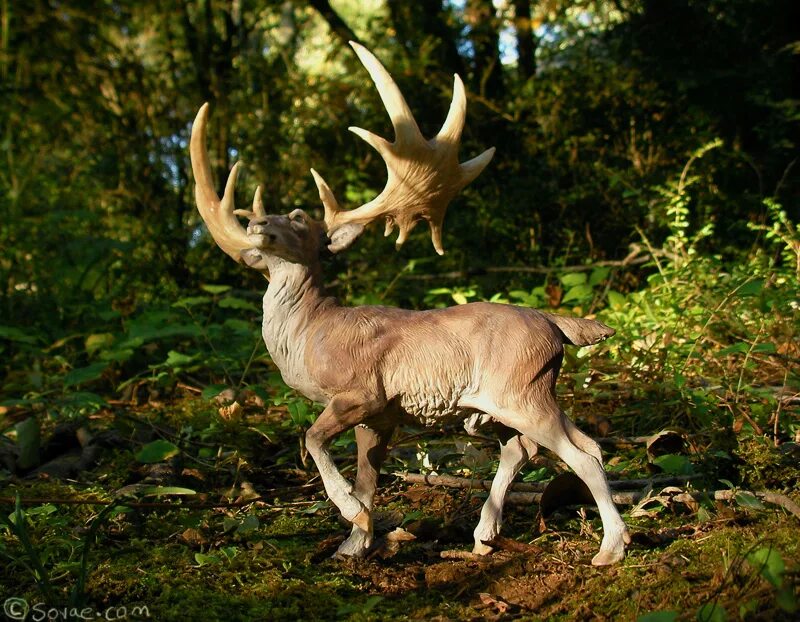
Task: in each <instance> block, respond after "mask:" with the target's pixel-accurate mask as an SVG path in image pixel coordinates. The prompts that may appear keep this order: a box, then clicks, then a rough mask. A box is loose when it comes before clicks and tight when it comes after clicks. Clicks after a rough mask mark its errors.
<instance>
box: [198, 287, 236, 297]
mask: <svg viewBox="0 0 800 622" xmlns="http://www.w3.org/2000/svg"><path fill="white" fill-rule="evenodd" d="M200 289H202V290H203V291H204V292H208V293H209V294H213V295H215V296H216V295H218V294H224V293H225V292H229V291H231V286H230V285H213V284H209V285H201V286H200Z"/></svg>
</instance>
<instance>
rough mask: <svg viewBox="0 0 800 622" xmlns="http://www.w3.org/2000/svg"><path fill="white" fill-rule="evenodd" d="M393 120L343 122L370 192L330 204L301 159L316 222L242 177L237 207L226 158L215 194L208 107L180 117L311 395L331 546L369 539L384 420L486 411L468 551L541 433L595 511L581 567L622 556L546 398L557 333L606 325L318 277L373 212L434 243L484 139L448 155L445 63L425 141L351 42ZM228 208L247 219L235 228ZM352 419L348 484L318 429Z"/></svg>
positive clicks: (275, 329) (577, 449) (206, 202)
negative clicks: (359, 149)
mask: <svg viewBox="0 0 800 622" xmlns="http://www.w3.org/2000/svg"><path fill="white" fill-rule="evenodd" d="M352 45H353V48H354V49H355V51H356V53H357V54H358V57H359V58H360V59H361V62H362V63H363V64H364V66H365V67H366V69H367V70H368V72H369V73H370V76H371V77H372V80H373V81H374V83H375V85H376V87H377V89H378V92H379V94H380V96H381V99H382V100H383V103H384V105H385V106H386V109H387V111H388V113H389V116H390V117H391V121H392V125H393V126H394V131H395V142H393V143H390V142H388V141H387V140H385V139H383V138H381V137H379V136H376V135H375V134H372V133H370V132H368V131H366V130H363V129H360V128H351V130H352V131H353V132H354V133H355V134H357V135H358V136H360V137H361V138H363V139H364V140H365V141H366V142H368V143H369V144H370V145H371V146H372V147H374V148H375V149H376V150H377V151H378V153H379V154H380V155H381V156H382V157H383V159H384V160H385V162H386V168H387V170H388V181H387V184H386V187H385V189H384V190H383V191H382V192H381V193H380V195H378V196H377V197H376V198H375V199H374V200H372V201H370V202H369V203H367V204H365V205H362V206H360V207H358V208H356V209H351V210H342V209H340V207H339V205H338V203H337V201H336V199H335V198H334V195H333V193H332V192H331V190H330V188H329V187H328V185H327V184H326V183H325V181H324V180H323V179H322V177H321V176H320V175H319V174H318V173H317V172H316V171H314V170H313V169H312V171H311V172H312V174H313V176H314V180H315V182H316V184H317V188H318V190H319V194H320V199H321V200H322V203H323V206H324V213H325V217H324V221H322V222H321V221H316V220H314V219H313V218H311V217H310V216H309V215H308V214H306V213H305V212H304V211H302V210H300V209H296V210H294V211H292V212H290V213H288V214H286V215H281V216H277V215H267V214H265V212H264V208H263V204H262V201H261V190H260V188H259V189H257V190H256V194H255V197H254V200H253V208H252V211H244V210H235V209H234V205H233V202H234V200H233V196H234V186H235V183H236V177H237V171H238V164H237V165H234V167H233V169H232V170H231V173H230V175H229V177H228V181H227V183H226V186H225V192H224V194H223V197H222V199H220V198H219V197H218V196H217V194H216V192H215V190H214V183H213V179H212V175H211V167H210V165H209V161H208V154H207V152H206V146H205V142H206V123H207V117H208V105H204V106H203V107H202V108H201V109H200V111H199V112H198V114H197V118H196V119H195V122H194V126H193V127H192V139H191V160H192V170H193V172H194V177H195V181H196V201H197V208H198V210H199V211H200V214H201V215H202V217H203V220H204V221H205V222H206V225H207V226H208V229H209V231H210V232H211V235H212V236H213V238H214V241H215V242H216V243H217V245H219V247H220V248H221V249H222V250H223V251H225V252H226V253H227V254H228V255H230V256H231V257H232V258H233V259H235V260H236V261H238V262H241V263H244V264H246V265H247V266H249V267H250V268H253V269H255V270H258V271H260V272H262V273H263V274H264V275H265V276H267V278H268V279H269V286H268V288H267V292H266V294H265V295H264V305H263V306H264V320H263V329H262V330H263V336H264V341H265V343H266V346H267V350H269V353H270V356H271V357H272V360H273V361H274V362H275V364H276V365H277V366H278V367H279V368H280V371H281V374H282V375H283V379H284V380H285V381H286V383H287V384H288V385H289V386H291V387H293V388H295V389H296V390H297V391H299V392H300V393H302V394H303V395H305V396H306V397H308V398H309V399H311V400H314V401H316V402H320V403H322V404H324V405H325V409H324V410H323V411H322V414H321V415H320V416H319V418H318V419H317V420H316V422H315V423H314V424H313V425H312V426H311V428H310V429H309V430H308V432H307V434H306V446H307V447H308V450H309V452H310V454H311V456H312V457H313V459H314V462H315V463H316V465H317V467H318V469H319V473H320V476H321V477H322V481H323V483H324V486H325V491H326V492H327V494H328V496H329V497H330V499H331V501H332V502H333V503H334V504H335V505H336V507H337V508H338V509H339V510H340V511H341V513H342V515H343V516H344V518H345V519H347V520H348V521H350V522H352V525H353V526H352V532H351V534H350V536H349V538H348V539H347V540H345V541H344V543H343V544H342V545H341V546H340V547H339V549H338V552H337V553H338V554H339V555H350V556H362V555H364V554H365V553H366V552H367V550H368V549H369V547H370V546H371V544H372V538H373V532H372V518H371V511H372V506H373V497H374V494H375V489H376V485H377V479H378V472H379V470H380V465H381V463H382V461H383V459H384V457H385V454H386V446H387V443H388V441H389V439H390V437H391V435H392V432H393V431H394V429H395V427H396V426H397V425H398V424H400V423H402V422H404V421H413V422H417V423H421V424H423V425H426V426H433V425H440V424H443V423H446V422H453V421H464V423H465V427H466V428H467V430H468V431H474V430H475V429H476V427H477V426H478V425H482V424H488V425H491V426H492V428H493V429H494V430H495V431H496V434H497V435H498V437H499V440H500V466H499V467H498V470H497V474H496V476H495V478H494V481H493V483H492V487H491V492H490V494H489V498H488V500H487V501H486V503H485V505H484V506H483V509H482V511H481V518H480V522H479V524H478V526H477V527H476V529H475V532H474V538H475V547H474V552H475V553H479V554H488V553H490V552H491V550H492V549H491V547H490V546H489V545H487V544H486V542H487V541H490V540H491V539H492V538H493V537H494V536H496V535H497V534H498V532H499V530H500V524H501V520H502V508H503V501H504V498H505V495H506V491H507V489H508V487H509V485H510V484H511V482H512V480H513V479H514V476H515V475H516V474H517V472H518V471H519V469H520V468H521V467H522V466H523V465H524V464H525V463H526V462H527V461H528V459H529V458H531V457H532V456H533V455H534V454H535V453H536V451H537V449H538V447H539V446H540V445H541V446H543V447H546V448H548V449H550V450H552V451H553V452H555V453H556V454H557V455H558V456H559V457H560V458H561V459H562V460H563V461H564V462H566V463H567V464H568V465H569V466H570V467H571V468H572V469H573V470H574V471H575V472H576V473H577V474H578V476H580V478H581V479H582V480H583V481H584V482H585V483H586V484H587V486H588V487H589V490H590V491H591V493H592V495H593V496H594V499H595V501H596V502H597V506H598V508H599V510H600V516H601V518H602V522H603V532H604V533H603V541H602V544H601V547H600V551H599V553H597V555H595V556H594V558H593V559H592V563H593V564H595V565H605V564H612V563H614V562H617V561H619V560H620V559H622V557H623V556H624V552H625V544H626V543H628V542H629V536H628V533H627V530H626V528H625V524H624V523H623V521H622V518H621V517H620V515H619V513H618V512H617V509H616V508H615V506H614V503H613V502H612V500H611V494H610V491H609V487H608V483H607V481H606V476H605V472H604V471H603V465H602V457H601V453H600V448H599V446H598V445H597V443H595V442H594V441H593V440H592V439H591V438H589V437H588V436H586V435H585V434H584V433H583V432H581V431H580V430H579V429H578V428H577V427H575V425H574V424H573V423H572V422H571V421H570V420H569V419H568V418H567V417H566V415H565V414H564V412H563V411H562V410H561V409H560V408H559V406H558V403H557V402H556V396H555V384H556V377H557V376H558V372H559V369H560V366H561V359H562V356H563V348H564V345H565V344H570V345H578V346H584V345H590V344H593V343H597V342H599V341H601V340H603V339H605V338H607V337H609V336H610V335H612V334H613V332H614V331H613V330H612V329H610V328H608V327H607V326H604V325H603V324H600V323H599V322H595V321H592V320H586V319H575V318H566V317H559V316H556V315H551V314H549V313H543V312H541V311H535V310H533V309H527V308H521V307H515V306H511V305H503V304H491V303H483V302H476V303H471V304H465V305H461V306H456V307H451V308H448V309H436V310H431V311H406V310H403V309H396V308H388V307H381V306H361V307H355V308H350V307H342V306H340V305H339V304H338V302H337V301H336V300H334V299H333V298H330V297H327V296H326V295H325V293H324V288H323V277H322V268H321V257H322V256H323V255H326V254H327V253H329V252H330V253H338V252H340V251H343V250H345V249H346V248H347V247H348V246H350V244H352V243H353V242H354V241H355V239H356V238H357V237H358V236H359V235H360V234H361V232H362V231H363V230H364V226H365V225H366V224H367V223H369V222H372V221H373V220H376V219H378V218H381V217H382V218H385V219H386V234H387V235H388V234H389V233H390V232H391V231H392V228H393V227H395V226H396V227H397V228H398V229H399V231H400V234H399V237H398V239H397V244H398V246H399V245H401V244H402V243H403V241H404V240H405V239H406V236H407V235H408V232H409V231H410V230H411V228H412V227H413V226H414V225H415V224H416V223H417V222H418V221H420V220H425V221H427V222H428V224H429V225H430V228H431V238H432V241H433V245H434V247H435V249H436V251H437V252H438V253H439V254H441V253H442V252H443V250H442V239H441V231H442V221H443V218H444V213H445V210H446V208H447V204H448V203H449V201H450V200H451V199H452V198H453V197H454V196H455V195H456V193H457V192H458V191H459V190H461V188H463V187H464V186H465V185H467V184H468V183H469V182H470V181H472V180H473V179H474V178H475V177H477V176H478V174H479V173H480V172H481V171H482V170H483V168H484V167H485V166H486V165H487V164H488V163H489V161H490V160H491V158H492V155H493V154H494V149H489V150H487V151H485V152H484V153H482V154H481V155H479V156H478V157H476V158H474V159H472V160H470V161H468V162H465V163H463V164H460V163H459V161H458V146H459V141H460V136H461V130H462V128H463V126H464V119H465V115H466V97H465V94H464V87H463V84H462V83H461V80H460V79H459V77H458V76H455V85H454V88H453V101H452V104H451V106H450V110H449V112H448V114H447V119H446V121H445V122H444V125H443V126H442V129H441V130H440V131H439V133H438V134H437V135H436V136H435V137H434V138H432V139H431V140H425V138H423V136H422V134H421V133H420V130H419V128H418V127H417V123H416V122H415V120H414V118H413V116H412V114H411V111H410V109H409V107H408V105H407V104H406V102H405V100H404V98H403V96H402V94H401V93H400V90H399V89H398V87H397V85H396V84H395V83H394V81H393V80H392V78H391V76H390V75H389V74H388V72H387V71H386V70H385V69H384V67H383V66H382V65H381V63H380V62H379V61H378V60H377V59H376V58H375V57H374V56H373V55H372V54H371V53H370V52H369V51H367V50H366V49H365V48H363V47H362V46H360V45H358V44H355V43H354V44H352ZM237 215H238V216H246V217H248V218H249V224H248V225H247V229H246V230H245V228H244V227H243V226H242V225H241V224H240V223H239V221H238V220H237ZM353 427H355V432H356V441H357V444H358V470H357V473H356V478H355V482H354V483H352V484H351V483H350V482H348V481H347V480H346V479H345V478H344V477H343V476H342V475H341V473H339V471H338V469H337V468H336V464H335V463H334V461H333V459H332V457H331V455H330V452H329V446H330V443H331V441H332V440H333V439H334V438H335V437H336V436H337V435H338V434H341V433H342V432H345V431H346V430H349V429H350V428H353Z"/></svg>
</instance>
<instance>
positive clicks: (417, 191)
mask: <svg viewBox="0 0 800 622" xmlns="http://www.w3.org/2000/svg"><path fill="white" fill-rule="evenodd" d="M351 45H352V46H353V49H354V50H355V51H356V54H358V57H359V59H361V62H362V63H363V64H364V66H365V67H366V68H367V71H368V72H369V74H370V76H371V77H372V80H373V82H374V83H375V86H376V87H377V88H378V93H379V94H380V96H381V99H382V100H383V103H384V105H385V106H386V110H387V111H388V113H389V116H390V118H391V120H392V125H393V126H394V131H395V142H393V143H390V142H388V141H387V140H385V139H383V138H381V137H380V136H377V135H375V134H373V133H372V132H368V131H367V130H363V129H361V128H357V127H351V128H350V130H351V131H352V132H354V133H355V134H357V135H358V136H360V137H361V138H363V139H364V140H365V141H367V142H368V143H369V144H370V145H372V146H373V147H374V148H375V149H376V150H377V151H378V153H380V154H381V156H382V157H383V159H384V161H385V162H386V169H387V171H388V180H387V182H386V187H385V188H384V189H383V191H382V192H381V193H380V194H379V195H378V196H377V197H375V198H374V199H373V200H372V201H370V202H369V203H366V204H364V205H362V206H360V207H357V208H355V209H352V210H342V209H340V207H339V204H338V202H337V201H336V198H335V197H334V195H333V192H332V191H331V189H330V188H329V187H328V185H327V184H326V183H325V181H324V180H323V179H322V177H321V176H320V175H319V173H317V172H316V171H315V170H314V169H311V173H312V174H313V176H314V181H315V182H316V184H317V189H318V190H319V194H320V199H321V200H322V203H323V205H324V207H325V223H324V224H325V228H326V230H327V231H328V233H329V234H333V232H335V231H336V230H337V229H339V228H341V227H342V226H343V225H347V224H361V225H365V224H367V223H370V222H372V221H373V220H377V219H378V218H380V217H383V218H385V219H386V232H385V235H389V234H390V233H391V232H392V230H393V228H394V227H395V226H397V228H398V229H399V230H400V234H399V235H398V237H397V246H398V247H399V246H400V245H402V244H403V242H405V240H406V238H407V237H408V234H409V232H410V231H411V229H413V227H414V226H415V225H416V224H417V222H419V221H420V220H425V221H427V222H428V224H429V225H430V228H431V239H432V241H433V246H434V248H435V249H436V252H437V253H439V254H440V255H441V254H443V253H444V250H443V249H442V221H443V220H444V215H445V211H446V210H447V205H448V203H450V201H451V200H452V198H453V197H454V196H455V195H456V194H457V193H458V191H459V190H461V189H462V188H463V187H464V186H466V185H467V184H468V183H469V182H471V181H472V180H473V179H475V177H477V176H478V174H480V172H481V171H482V170H483V169H484V168H485V167H486V165H487V164H488V163H489V161H490V160H491V159H492V156H493V155H494V147H492V148H491V149H487V150H486V151H484V152H483V153H482V154H481V155H479V156H478V157H476V158H473V159H472V160H469V161H468V162H464V163H463V164H459V162H458V146H459V141H460V138H461V131H462V129H463V128H464V119H465V116H466V106H467V102H466V96H465V94H464V85H463V83H462V82H461V78H459V77H458V76H457V75H456V76H455V83H454V86H453V101H452V103H451V104H450V111H449V112H448V113H447V119H446V120H445V122H444V125H443V126H442V129H441V130H439V133H438V134H437V135H436V136H435V137H434V138H432V139H431V140H425V138H423V136H422V133H421V132H420V131H419V127H418V126H417V122H416V121H415V120H414V117H413V115H412V114H411V110H410V109H409V107H408V104H406V101H405V99H404V98H403V95H402V93H400V89H398V88H397V85H396V84H395V82H394V80H392V77H391V76H390V75H389V73H388V72H387V71H386V69H385V68H384V67H383V65H381V63H380V62H379V61H378V59H377V58H375V56H373V55H372V53H371V52H369V51H368V50H367V49H366V48H364V47H363V46H361V45H359V44H358V43H352V42H351ZM207 122H208V104H203V106H202V107H201V108H200V110H199V111H198V113H197V117H196V118H195V120H194V124H193V125H192V138H191V142H190V147H189V151H190V155H191V161H192V171H193V172H194V178H195V200H196V203H197V209H198V210H199V212H200V215H201V216H202V218H203V220H204V221H205V223H206V225H207V226H208V230H209V232H210V233H211V236H212V237H213V238H214V241H215V242H216V243H217V245H218V246H219V247H220V248H221V249H222V250H223V251H225V252H226V253H227V254H228V255H230V256H231V257H232V258H233V259H234V260H235V261H237V262H238V261H241V253H242V251H244V250H245V249H248V248H252V247H254V246H255V245H256V243H255V242H254V241H253V240H252V239H250V238H249V237H248V235H247V231H246V230H245V228H244V227H243V226H242V225H241V223H240V222H239V220H238V219H237V216H245V217H248V218H250V219H252V218H254V217H263V216H264V215H265V213H264V207H263V204H262V202H261V187H260V186H259V188H258V189H257V190H256V193H255V197H254V198H253V208H252V210H237V209H235V207H234V188H235V186H236V179H237V177H238V174H239V163H238V162H237V163H236V164H234V166H233V168H232V169H231V172H230V175H229V176H228V180H227V182H226V183H225V192H224V193H223V196H222V199H220V198H219V196H218V195H217V193H216V191H215V190H214V183H213V177H212V174H211V165H210V163H209V160H208V152H207V151H206V125H207Z"/></svg>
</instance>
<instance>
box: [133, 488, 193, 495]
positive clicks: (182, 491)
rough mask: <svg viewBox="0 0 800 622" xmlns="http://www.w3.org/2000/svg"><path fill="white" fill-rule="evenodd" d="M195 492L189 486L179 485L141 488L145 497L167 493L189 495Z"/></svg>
mask: <svg viewBox="0 0 800 622" xmlns="http://www.w3.org/2000/svg"><path fill="white" fill-rule="evenodd" d="M196 494H197V493H196V492H195V491H194V490H192V489H191V488H181V487H180V486H148V487H147V488H144V489H143V490H142V495H143V496H145V497H161V496H169V495H179V496H190V495H196Z"/></svg>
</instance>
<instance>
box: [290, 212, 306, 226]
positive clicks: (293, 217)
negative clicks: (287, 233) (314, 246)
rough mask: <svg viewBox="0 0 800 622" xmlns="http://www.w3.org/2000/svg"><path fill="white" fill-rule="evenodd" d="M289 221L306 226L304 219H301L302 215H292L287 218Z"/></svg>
mask: <svg viewBox="0 0 800 622" xmlns="http://www.w3.org/2000/svg"><path fill="white" fill-rule="evenodd" d="M289 220H291V221H292V222H296V223H300V224H306V219H305V218H303V215H302V214H292V215H291V216H289Z"/></svg>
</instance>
